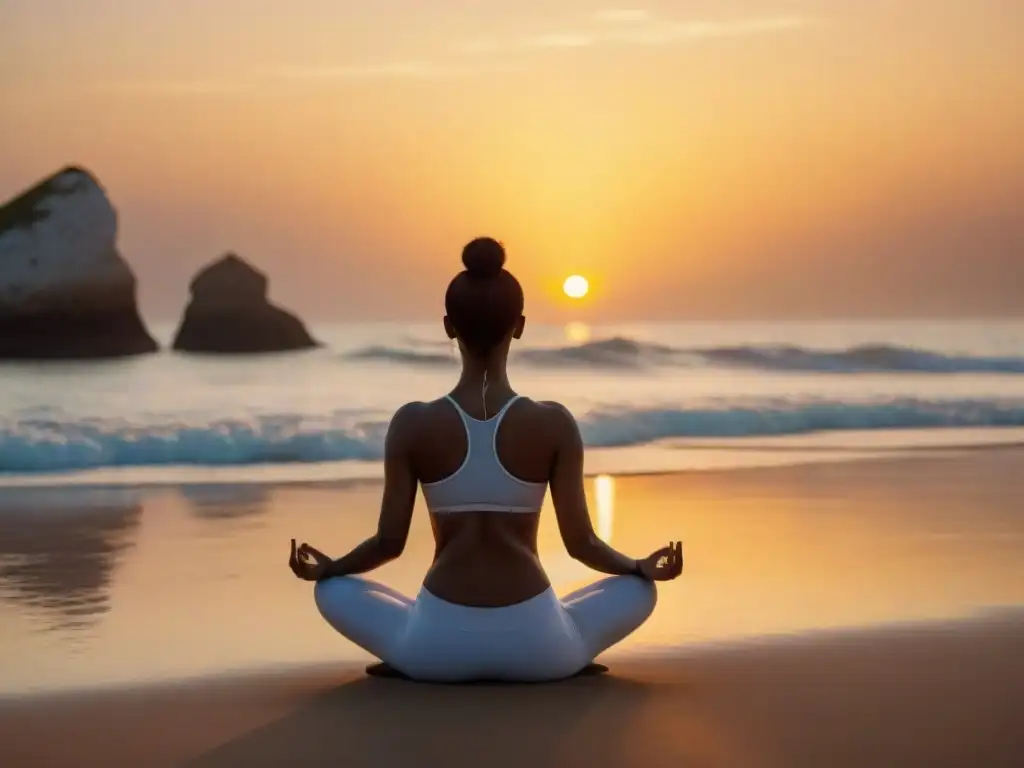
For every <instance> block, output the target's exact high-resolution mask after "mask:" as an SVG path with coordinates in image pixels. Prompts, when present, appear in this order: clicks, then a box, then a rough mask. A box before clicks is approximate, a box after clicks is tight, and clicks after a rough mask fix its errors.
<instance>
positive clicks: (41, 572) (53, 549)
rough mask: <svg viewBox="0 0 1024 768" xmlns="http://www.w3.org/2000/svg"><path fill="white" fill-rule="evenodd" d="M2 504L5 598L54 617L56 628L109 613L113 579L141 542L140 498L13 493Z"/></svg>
mask: <svg viewBox="0 0 1024 768" xmlns="http://www.w3.org/2000/svg"><path fill="white" fill-rule="evenodd" d="M3 495H4V498H3V501H2V503H0V594H2V596H3V597H4V598H6V599H7V600H8V601H10V602H12V603H20V604H22V605H25V606H27V607H29V608H30V609H35V610H36V611H38V612H40V613H42V614H44V615H46V616H47V617H48V618H49V620H50V622H49V626H48V629H50V630H75V629H82V628H85V627H88V626H90V625H92V624H93V623H95V622H96V621H97V620H98V619H99V617H100V616H101V615H102V614H104V613H106V612H107V611H108V610H109V598H110V595H109V593H110V585H111V582H112V580H113V573H114V571H115V569H116V567H117V564H118V562H119V560H120V559H121V557H122V556H123V555H124V553H125V551H126V550H128V549H129V548H130V547H132V546H133V544H134V536H135V534H136V532H137V530H138V527H139V521H140V519H141V517H142V504H141V503H139V501H138V497H137V496H136V495H134V494H130V493H123V492H112V493H107V492H95V491H84V490H82V489H61V490H60V491H55V490H53V489H47V490H36V489H31V490H30V489H25V490H17V491H15V490H9V491H5V492H4V494H3Z"/></svg>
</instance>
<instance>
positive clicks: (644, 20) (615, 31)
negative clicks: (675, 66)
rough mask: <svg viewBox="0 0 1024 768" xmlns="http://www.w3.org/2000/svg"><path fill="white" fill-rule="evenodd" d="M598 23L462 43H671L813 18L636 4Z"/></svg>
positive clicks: (782, 28) (490, 48)
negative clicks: (703, 13) (700, 15)
mask: <svg viewBox="0 0 1024 768" xmlns="http://www.w3.org/2000/svg"><path fill="white" fill-rule="evenodd" d="M592 18H593V19H594V20H595V21H596V22H598V23H597V24H596V25H591V27H592V28H585V29H580V30H575V31H563V32H553V33H552V32H545V33H537V34H534V35H528V36H526V37H524V38H520V39H518V40H506V41H499V40H495V39H480V40H474V41H467V42H463V43H457V44H456V45H454V46H453V49H454V50H455V51H458V52H459V53H462V54H470V55H472V54H487V53H495V52H498V51H503V50H504V51H509V50H514V49H516V48H519V49H522V48H533V49H549V50H550V49H560V50H572V49H582V48H592V47H595V46H598V45H668V44H683V43H687V42H698V41H700V40H709V39H714V38H728V37H747V36H754V35H768V34H774V33H780V32H786V31H790V30H795V29H798V28H800V27H805V26H808V25H810V24H811V21H810V20H809V19H807V18H805V17H802V16H764V17H753V18H739V19H732V20H726V21H713V20H712V21H705V20H689V21H673V20H666V19H658V18H655V17H654V16H652V15H651V14H650V13H649V12H647V11H643V10H631V9H625V8H620V9H608V10H604V11H598V12H597V13H595V14H594V15H593V17H592Z"/></svg>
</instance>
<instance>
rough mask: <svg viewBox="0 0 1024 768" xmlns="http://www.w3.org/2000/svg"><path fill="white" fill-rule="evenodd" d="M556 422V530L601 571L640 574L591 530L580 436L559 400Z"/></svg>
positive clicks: (567, 544)
mask: <svg viewBox="0 0 1024 768" xmlns="http://www.w3.org/2000/svg"><path fill="white" fill-rule="evenodd" d="M550 405H551V406H552V409H553V416H552V418H553V419H554V421H555V424H556V431H555V435H556V446H557V447H556V452H555V460H554V467H553V469H552V473H551V481H550V482H551V500H552V501H553V502H554V505H555V516H556V517H557V519H558V530H559V533H561V535H562V541H563V542H564V543H565V548H566V550H567V551H568V552H569V555H570V556H571V557H572V558H573V559H575V560H579V561H580V562H581V563H583V564H584V565H586V566H588V567H590V568H593V569H594V570H595V571H600V572H601V573H609V574H612V575H616V576H618V575H622V574H629V573H632V574H637V575H641V573H640V569H639V566H638V563H637V561H636V560H634V559H633V558H631V557H627V556H626V555H624V554H622V553H621V552H618V551H616V550H615V549H613V548H612V547H610V546H608V545H607V544H605V543H604V542H603V541H601V538H600V537H599V536H598V535H597V533H596V532H595V531H594V526H593V524H592V523H591V521H590V512H589V510H588V509H587V495H586V492H585V490H584V487H583V437H582V436H581V435H580V430H579V426H578V425H577V424H576V420H575V419H574V418H573V417H572V414H571V413H569V411H568V410H567V409H566V408H565V407H564V406H562V405H559V404H558V403H551V404H550Z"/></svg>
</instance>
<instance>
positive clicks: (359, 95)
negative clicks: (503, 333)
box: [0, 0, 1024, 320]
mask: <svg viewBox="0 0 1024 768" xmlns="http://www.w3.org/2000/svg"><path fill="white" fill-rule="evenodd" d="M478 6H485V7H483V8H482V7H478ZM1021 39H1024V4H1022V3H1019V2H1015V1H1014V0H958V1H956V2H953V1H952V0H932V1H930V2H926V1H925V0H908V1H905V2H882V1H881V0H879V1H878V2H872V1H871V0H865V1H864V2H853V0H850V1H849V2H839V1H838V0H833V1H832V2H826V1H825V0H821V1H819V2H810V1H809V0H805V1H804V2H778V3H773V2H769V0H762V1H760V2H752V1H751V2H668V1H667V0H659V1H658V2H648V3H646V4H643V5H635V6H621V7H619V8H617V9H616V8H613V7H611V6H608V5H602V4H600V3H596V4H595V3H587V2H581V1H580V0H571V1H568V2H557V1H556V0H548V1H547V2H539V1H538V0H517V1H516V2H513V1H512V0H495V1H493V2H488V3H486V4H485V3H478V2H470V0H433V2H431V3H429V4H428V3H421V2H414V1H413V0H378V2H377V3H374V4H369V3H365V2H355V0H291V2H288V3H283V2H270V1H269V0H173V1H172V0H147V1H146V2H145V3H143V2H135V1H134V0H92V1H91V2H89V3H85V2H81V1H80V0H12V1H11V2H8V3H5V4H4V6H3V8H2V10H0V103H2V104H3V114H2V117H0V124H2V125H3V141H0V198H6V197H9V196H10V195H13V194H15V193H16V192H17V191H19V190H20V189H22V188H24V187H25V186H27V185H29V184H31V183H32V182H33V181H35V180H36V179H38V178H40V177H42V176H45V175H47V174H48V173H50V172H52V171H54V170H56V169H57V168H59V167H60V166H61V165H63V164H65V163H69V162H74V163H78V164H82V165H85V166H86V167H88V168H89V169H91V170H92V171H93V172H94V173H95V174H96V175H97V176H98V177H99V178H100V179H101V181H102V182H103V183H104V185H105V186H106V187H107V189H108V191H109V192H110V194H111V197H112V198H113V200H114V202H115V205H116V206H117V207H118V209H119V211H120V213H121V245H122V251H123V252H124V254H125V256H126V257H127V258H128V259H129V260H130V262H131V263H132V264H133V266H134V267H135V268H136V271H137V272H138V274H139V276H140V280H141V293H142V298H143V308H144V310H145V312H146V313H147V315H149V316H150V317H152V318H154V319H155V318H173V317H175V316H176V315H177V313H178V312H179V311H180V308H181V305H182V302H183V301H184V299H185V291H186V285H187V282H188V279H189V277H190V276H191V274H192V272H194V270H195V269H196V268H197V267H198V266H200V265H201V264H202V263H203V262H205V261H208V260H210V259H212V258H213V257H215V256H217V255H219V254H220V253H221V252H223V251H225V250H229V249H231V250H236V251H237V252H239V253H240V254H241V255H243V256H245V257H247V258H249V259H250V260H252V261H254V262H255V263H257V264H259V265H260V266H262V267H263V268H264V269H266V270H267V271H268V272H269V273H270V275H271V277H272V280H273V283H272V285H273V288H272V290H273V293H274V295H275V296H276V297H278V298H279V299H280V300H281V301H282V302H284V303H286V304H289V305H291V306H292V307H294V308H296V309H299V310H300V311H303V313H304V314H306V315H307V316H309V317H313V318H327V317H339V318H361V317H367V318H370V317H373V318H396V319H412V318H422V317H430V316H432V315H436V314H437V313H438V312H439V311H440V304H441V299H442V294H443V289H444V285H445V283H446V281H447V279H448V278H449V277H450V276H451V274H452V272H453V271H454V269H455V268H456V266H457V264H458V251H459V248H460V247H461V245H462V243H463V242H464V241H466V240H467V239H469V238H471V237H473V236H475V235H477V234H481V233H486V234H492V235H494V236H496V237H499V238H501V239H502V240H504V241H505V243H506V245H507V247H508V249H509V253H510V263H509V266H510V267H511V268H512V269H513V270H514V271H515V272H516V273H517V274H518V275H519V276H520V278H521V279H522V280H523V282H524V284H525V286H526V289H527V294H528V312H529V313H530V314H531V315H533V316H534V317H537V316H540V317H542V318H551V319H564V317H565V316H566V314H567V313H568V310H566V309H565V307H564V302H562V301H559V300H558V298H557V295H556V293H557V288H558V286H559V285H560V283H561V281H562V279H563V278H564V277H565V275H566V274H568V273H570V272H581V273H583V274H585V275H587V276H588V277H589V278H590V279H591V282H592V286H593V289H594V290H593V295H592V297H591V299H589V300H588V307H587V308H586V309H585V310H584V311H583V312H582V315H583V316H585V317H587V318H588V319H592V320H598V319H601V318H605V319H625V318H636V319H644V318H671V317H690V316H699V317H778V316H822V315H840V316H850V315H894V314H898V315H907V314H910V315H985V314H1011V313H1013V314H1024V141H1022V140H1021V138H1020V137H1021V136H1024V67H1021V66H1020V63H1019V57H1020V41H1021ZM382 297H387V298H383V299H382ZM572 314H573V315H580V314H581V313H580V312H579V311H577V310H573V311H572Z"/></svg>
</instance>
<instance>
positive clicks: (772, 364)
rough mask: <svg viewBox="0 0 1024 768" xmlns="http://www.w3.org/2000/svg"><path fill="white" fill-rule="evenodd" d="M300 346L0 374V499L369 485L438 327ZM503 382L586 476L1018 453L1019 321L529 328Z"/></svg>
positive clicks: (1023, 328)
mask: <svg viewBox="0 0 1024 768" xmlns="http://www.w3.org/2000/svg"><path fill="white" fill-rule="evenodd" d="M153 330H154V332H155V334H156V335H157V336H158V337H159V338H160V340H161V341H162V342H163V343H164V344H165V345H166V343H167V342H168V340H169V339H170V337H171V335H172V333H173V330H174V329H173V327H171V326H156V327H154V328H153ZM312 331H313V333H314V334H315V335H316V336H317V337H318V338H319V339H320V340H322V341H323V342H324V346H323V347H322V348H320V349H317V350H313V351H309V352H302V353H289V354H275V355H266V356H257V357H200V356H189V355H181V354H176V353H172V352H170V351H165V352H161V353H159V354H156V355H152V356H145V357H139V358H132V359H127V360H117V361H109V362H88V363H77V362H75V363H72V362H58V363H3V364H0V484H2V485H8V486H10V485H62V484H75V483H86V484H110V483H113V484H118V483H125V484H134V485H138V484H146V483H156V484H159V483H163V482H173V483H181V482H190V481H195V482H208V481H217V482H246V481H251V480H255V481H260V482H263V481H272V482H278V481H290V480H331V479H351V478H375V477H379V476H380V473H381V467H380V464H379V459H380V457H381V455H382V448H383V438H384V434H385V429H386V426H387V421H388V419H389V417H390V415H391V413H392V412H393V411H394V410H395V409H396V408H397V407H398V406H400V405H401V404H402V403H404V402H406V401H409V400H425V399H432V398H435V397H438V396H440V395H442V394H444V393H445V392H447V391H448V390H449V389H450V387H451V386H452V385H453V383H454V381H455V378H456V375H457V372H458V362H457V354H456V352H455V349H454V348H453V346H452V344H451V342H449V341H448V340H447V339H446V338H445V336H444V334H443V331H442V328H441V326H440V323H439V322H437V323H431V324H396V323H373V324H367V323H364V324H355V323H348V324H321V325H315V324H314V325H312ZM510 376H511V379H512V383H513V386H514V387H516V388H517V390H518V391H519V392H521V393H523V394H525V395H528V396H530V397H533V398H536V399H552V400H559V401H561V402H563V403H565V404H566V405H567V406H568V407H569V408H571V409H572V411H573V412H574V413H575V414H576V417H577V419H578V420H579V422H580V426H581V429H582V432H583V436H584V440H585V442H586V444H587V446H588V447H589V448H590V449H591V450H590V451H589V452H588V471H590V472H593V473H600V472H613V473H629V472H661V471H675V470H681V469H689V468H694V467H701V466H714V467H731V466H746V465H749V464H752V463H753V464H762V463H768V464H771V463H785V462H790V461H794V460H800V461H805V460H812V459H824V458H840V459H841V458H843V457H847V456H851V455H862V454H864V453H869V454H870V453H885V452H891V451H906V450H920V449H928V448H933V447H936V446H949V445H956V446H964V445H971V446H973V445H979V444H988V443H1006V442H1011V443H1015V442H1024V321H1020V320H1016V321H971V322H964V321H956V322H952V321H950V322H922V321H914V322H909V321H906V322H813V323H812V322H785V323H783V322H763V323H752V322H743V323H740V322H734V323H657V324H655V323H644V324H625V325H616V326H611V325H608V326H596V325H595V326H587V325H585V324H582V323H571V324H569V325H566V326H550V325H549V326H534V325H530V324H528V326H527V330H526V334H525V335H524V339H523V340H522V341H521V342H518V343H517V344H516V345H515V346H514V347H513V353H512V359H511V362H510Z"/></svg>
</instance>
